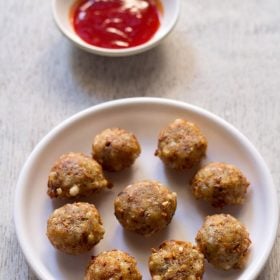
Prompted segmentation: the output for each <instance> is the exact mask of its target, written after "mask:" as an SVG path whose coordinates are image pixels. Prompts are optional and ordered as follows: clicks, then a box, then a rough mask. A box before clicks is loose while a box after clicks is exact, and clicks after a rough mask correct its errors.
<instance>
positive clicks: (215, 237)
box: [196, 214, 251, 270]
mask: <svg viewBox="0 0 280 280" xmlns="http://www.w3.org/2000/svg"><path fill="white" fill-rule="evenodd" d="M196 242H197V246H198V248H199V249H200V251H201V252H202V253H203V254H204V256H205V258H206V259H207V260H208V262H209V263H211V264H212V265H213V266H214V267H216V268H219V269H223V270H229V269H231V268H242V267H243V266H244V264H245V260H246V257H247V254H248V249H249V247H250V244H251V241H250V239H249V233H248V231H247V229H246V228H245V226H244V225H242V224H241V223H240V222H239V221H238V220H237V219H235V218H234V217H232V216H231V215H226V214H219V215H213V216H207V217H206V220H205V222H204V224H203V226H202V228H201V229H200V230H199V232H198V233H197V236H196Z"/></svg>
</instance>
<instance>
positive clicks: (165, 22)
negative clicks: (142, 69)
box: [52, 0, 180, 57]
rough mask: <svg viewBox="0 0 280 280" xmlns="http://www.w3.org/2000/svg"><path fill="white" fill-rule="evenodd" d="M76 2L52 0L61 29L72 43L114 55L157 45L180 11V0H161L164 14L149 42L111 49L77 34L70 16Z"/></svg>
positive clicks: (88, 49) (142, 50)
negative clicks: (85, 39)
mask: <svg viewBox="0 0 280 280" xmlns="http://www.w3.org/2000/svg"><path fill="white" fill-rule="evenodd" d="M74 3H75V0H52V11H53V16H54V20H55V22H56V24H57V26H58V28H59V30H60V31H61V32H62V34H64V35H65V36H66V37H67V38H68V39H69V40H70V41H71V42H72V43H74V44H75V45H76V46H78V47H79V48H81V49H83V50H85V51H87V52H90V53H94V54H97V55H101V56H114V57H121V56H129V55H135V54H138V53H142V52H144V51H147V50H149V49H151V48H153V47H155V46H157V45H158V44H159V43H160V42H161V41H162V40H163V39H164V38H165V37H166V36H167V35H168V34H169V33H170V32H171V31H172V30H173V28H174V27H175V25H176V22H177V19H178V17H179V11H180V0H161V4H162V6H163V14H162V15H161V16H160V27H159V29H158V30H157V32H156V33H155V35H154V36H153V37H152V38H151V39H150V40H149V41H148V42H146V43H144V44H142V45H139V46H136V47H130V48H124V49H109V48H101V47H96V46H93V45H90V44H88V43H87V42H85V41H84V40H82V39H81V38H80V37H79V36H78V35H77V34H76V32H75V31H74V29H73V26H72V23H71V20H70V16H69V15H70V10H71V7H72V6H73V4H74Z"/></svg>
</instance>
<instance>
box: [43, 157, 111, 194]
mask: <svg viewBox="0 0 280 280" xmlns="http://www.w3.org/2000/svg"><path fill="white" fill-rule="evenodd" d="M110 187H112V185H111V183H109V182H108V181H107V180H106V178H105V177H104V175H103V171H102V167H101V166H100V165H99V164H98V163H97V162H96V161H95V160H93V159H92V158H90V157H88V156H86V155H84V154H82V153H68V154H65V155H62V156H61V157H60V158H59V159H58V160H57V161H56V162H55V164H54V166H53V167H52V169H51V171H50V174H49V179H48V195H49V196H50V197H51V198H55V197H59V198H66V197H67V198H73V197H79V196H88V195H91V194H93V193H95V192H97V191H99V190H102V189H105V188H110Z"/></svg>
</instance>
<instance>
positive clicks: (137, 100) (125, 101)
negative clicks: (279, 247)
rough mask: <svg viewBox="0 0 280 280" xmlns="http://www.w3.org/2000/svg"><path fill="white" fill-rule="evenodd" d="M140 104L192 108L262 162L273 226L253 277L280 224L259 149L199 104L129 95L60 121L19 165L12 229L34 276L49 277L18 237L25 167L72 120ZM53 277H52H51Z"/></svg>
mask: <svg viewBox="0 0 280 280" xmlns="http://www.w3.org/2000/svg"><path fill="white" fill-rule="evenodd" d="M135 104H136V105H139V104H142V105H144V104H146V105H147V104H149V105H151V104H157V105H169V106H170V105H171V106H173V107H179V108H181V109H185V110H189V111H193V112H195V113H196V114H198V115H202V116H203V117H206V118H208V119H211V120H212V121H214V122H215V123H218V124H220V125H222V126H223V127H224V128H226V129H228V130H229V131H230V132H231V133H232V134H234V135H236V136H237V137H238V139H240V140H241V141H242V144H244V145H245V146H246V148H248V149H249V150H250V152H251V153H252V154H254V156H255V157H257V159H258V164H261V167H262V169H263V173H264V174H265V177H266V180H267V181H268V182H269V191H270V193H271V195H272V198H273V201H272V202H271V208H273V209H272V212H273V213H274V221H273V223H272V225H273V228H272V229H271V231H270V233H271V234H270V236H269V239H268V241H267V243H268V244H267V246H266V248H265V252H264V253H263V255H262V258H260V259H259V265H258V266H257V267H256V268H255V269H253V271H252V273H251V276H250V277H251V280H253V279H255V278H256V277H257V276H258V275H259V273H260V272H261V270H262V269H263V267H264V266H265V264H266V262H267V260H268V258H269V256H270V254H271V252H272V249H273V246H274V243H275V240H276V237H277V230H278V224H279V205H278V196H277V190H276V187H275V184H274V182H273V178H272V175H271V172H270V170H269V168H268V166H267V164H266V162H265V160H264V159H263V157H262V156H261V154H260V153H259V152H258V150H257V149H256V148H255V146H254V145H253V144H252V143H251V142H250V141H249V139H248V138H247V137H246V136H245V135H244V134H243V133H241V132H240V131H239V130H238V129H237V128H235V127H234V126H233V125H231V124H230V123H229V122H227V121H226V120H224V119H223V118H221V117H219V116H218V115H216V114H214V113H212V112H210V111H208V110H206V109H204V108H201V107H198V106H196V105H193V104H190V103H187V102H184V101H177V100H174V99H168V98H159V97H130V98H122V99H117V100H112V101H107V102H103V103H100V104H97V105H94V106H91V107H89V108H86V109H84V110H82V111H79V112H78V113H76V114H74V115H72V116H70V117H68V118H66V119H65V120H63V121H62V122H60V123H59V124H58V125H56V126H55V127H54V128H52V129H51V130H50V131H49V132H48V133H47V134H46V135H45V136H44V137H43V138H42V139H41V140H40V141H39V142H38V143H37V144H36V145H35V147H34V148H33V150H32V152H31V153H30V154H29V156H28V157H27V159H26V160H25V162H24V164H23V167H22V168H21V171H20V175H19V177H18V181H17V184H16V190H15V197H14V209H13V221H14V225H15V231H16V236H17V240H18V243H19V245H20V248H21V250H22V252H23V255H24V257H25V259H26V261H27V263H28V265H29V267H30V268H31V269H32V271H33V272H34V273H35V274H36V276H37V277H38V278H39V279H42V280H50V278H49V277H46V275H45V273H44V271H42V270H41V265H39V264H38V263H37V262H36V261H35V262H34V257H33V255H32V253H31V252H30V251H29V248H28V246H27V244H26V243H25V240H24V238H23V237H22V236H21V234H20V231H21V226H20V225H21V224H22V221H21V219H20V209H21V207H19V205H21V197H22V193H23V191H24V187H23V186H24V181H25V180H26V179H27V177H28V173H27V171H28V168H29V167H30V166H31V165H32V161H33V160H34V159H35V158H36V156H37V154H38V153H39V152H40V150H41V149H42V148H43V147H44V146H45V145H47V144H48V142H49V141H50V140H51V139H52V138H53V137H54V136H55V135H56V134H57V133H58V132H59V131H61V130H63V129H65V128H67V127H68V126H70V125H72V124H73V123H74V122H77V121H79V120H80V119H81V118H85V117H87V116H88V115H90V114H93V113H97V112H98V111H102V110H105V109H112V108H114V107H119V106H121V105H126V106H128V105H135ZM52 278H53V277H52Z"/></svg>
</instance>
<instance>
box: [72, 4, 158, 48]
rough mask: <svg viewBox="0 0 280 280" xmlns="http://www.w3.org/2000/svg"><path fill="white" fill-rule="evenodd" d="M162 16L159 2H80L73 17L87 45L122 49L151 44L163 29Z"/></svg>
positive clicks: (75, 5) (74, 9)
mask: <svg viewBox="0 0 280 280" xmlns="http://www.w3.org/2000/svg"><path fill="white" fill-rule="evenodd" d="M161 12H162V6H161V5H160V2H159V0H79V1H78V2H76V3H75V4H74V6H73V9H72V11H71V15H70V16H71V20H72V22H73V27H74V30H75V32H76V33H77V34H78V36H79V37H80V38H82V39H83V40H84V41H86V42H87V43H89V44H91V45H94V46H98V47H103V48H112V49H121V48H129V47H135V46H138V45H141V44H144V43H146V42H147V41H149V40H150V39H151V38H152V37H153V35H154V34H155V33H156V31H157V30H158V28H159V26H160V13H161Z"/></svg>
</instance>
